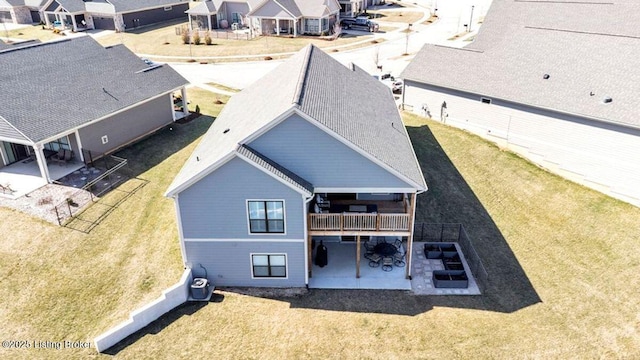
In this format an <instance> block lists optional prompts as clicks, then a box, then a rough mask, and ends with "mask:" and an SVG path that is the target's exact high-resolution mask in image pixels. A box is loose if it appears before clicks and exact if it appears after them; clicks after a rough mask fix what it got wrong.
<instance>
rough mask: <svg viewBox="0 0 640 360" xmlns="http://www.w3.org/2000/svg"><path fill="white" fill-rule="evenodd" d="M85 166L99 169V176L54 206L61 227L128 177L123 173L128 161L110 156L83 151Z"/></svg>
mask: <svg viewBox="0 0 640 360" xmlns="http://www.w3.org/2000/svg"><path fill="white" fill-rule="evenodd" d="M83 155H84V160H85V164H86V165H87V166H91V167H92V168H99V169H100V170H96V171H99V172H100V173H99V175H98V176H95V177H93V178H92V179H91V180H88V181H87V182H86V183H85V184H84V185H83V186H82V187H80V188H79V189H78V190H77V191H75V192H74V193H72V194H71V195H69V196H68V197H67V198H66V199H65V200H63V201H61V202H60V203H58V204H57V205H55V206H54V211H55V214H56V218H57V219H58V224H59V225H61V226H62V225H64V224H65V223H66V222H67V221H68V220H69V219H70V218H73V217H74V216H75V215H76V214H78V213H80V212H81V211H84V210H85V209H86V207H87V205H88V204H90V203H93V202H96V201H97V200H98V199H99V198H100V196H102V195H103V194H105V193H106V192H108V191H110V190H111V189H113V188H114V187H116V186H118V185H119V184H121V183H123V182H124V181H125V180H127V179H128V177H127V176H126V175H125V174H124V173H123V168H124V167H125V166H126V165H127V160H126V159H123V158H120V157H117V156H114V155H110V156H100V157H99V158H98V159H97V160H96V158H97V156H96V155H97V154H96V153H95V152H91V151H88V150H83Z"/></svg>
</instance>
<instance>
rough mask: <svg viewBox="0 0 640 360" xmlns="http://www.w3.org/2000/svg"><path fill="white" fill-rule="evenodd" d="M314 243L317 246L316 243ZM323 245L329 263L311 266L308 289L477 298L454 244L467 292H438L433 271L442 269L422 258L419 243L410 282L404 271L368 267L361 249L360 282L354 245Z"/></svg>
mask: <svg viewBox="0 0 640 360" xmlns="http://www.w3.org/2000/svg"><path fill="white" fill-rule="evenodd" d="M317 242H318V244H319V241H317ZM323 244H324V245H325V246H326V247H327V253H328V263H327V265H326V266H324V267H319V266H317V265H315V264H313V265H312V275H313V276H312V277H311V278H309V288H315V289H377V290H412V291H413V292H414V294H416V295H480V289H479V287H478V284H477V283H476V280H475V278H474V277H473V274H472V273H471V270H470V268H469V265H468V263H467V261H466V259H465V258H464V256H463V255H462V250H461V248H460V246H459V244H457V243H456V244H455V245H456V248H457V250H458V253H459V254H461V256H460V258H461V260H462V263H463V266H464V269H465V271H466V273H467V276H468V277H469V286H468V287H467V288H466V289H439V288H435V287H434V286H433V282H432V281H433V280H432V276H433V271H434V270H443V269H444V265H443V264H442V260H440V259H427V258H426V257H425V255H424V250H423V249H424V243H422V242H416V243H414V244H413V249H412V267H411V274H412V276H411V280H408V279H406V278H405V275H406V269H405V268H404V267H398V266H394V267H393V270H392V271H388V272H387V271H383V270H382V268H381V267H375V268H374V267H370V266H369V260H367V259H365V258H364V252H365V251H364V248H362V249H361V252H360V256H361V258H360V278H356V244H355V242H339V241H327V240H325V241H323ZM316 246H317V244H316ZM314 256H315V251H314Z"/></svg>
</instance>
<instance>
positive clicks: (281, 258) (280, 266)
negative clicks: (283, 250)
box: [251, 254, 287, 278]
mask: <svg viewBox="0 0 640 360" xmlns="http://www.w3.org/2000/svg"><path fill="white" fill-rule="evenodd" d="M251 267H252V269H253V277H261V278H262V277H273V278H284V277H287V258H286V255H285V254H252V255H251Z"/></svg>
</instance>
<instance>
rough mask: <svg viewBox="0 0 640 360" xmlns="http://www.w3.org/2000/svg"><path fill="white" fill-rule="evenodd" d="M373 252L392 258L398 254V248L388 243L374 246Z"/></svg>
mask: <svg viewBox="0 0 640 360" xmlns="http://www.w3.org/2000/svg"><path fill="white" fill-rule="evenodd" d="M374 252H375V253H376V254H380V255H382V256H393V255H394V254H395V253H397V252H398V248H397V247H395V246H394V245H393V244H389V243H388V242H382V243H378V244H377V245H376V246H375V248H374Z"/></svg>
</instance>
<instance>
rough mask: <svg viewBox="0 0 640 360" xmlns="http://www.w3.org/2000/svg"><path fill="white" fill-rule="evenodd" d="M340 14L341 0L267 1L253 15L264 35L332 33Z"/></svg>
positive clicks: (252, 12) (254, 10) (251, 14)
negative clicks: (339, 2) (339, 1)
mask: <svg viewBox="0 0 640 360" xmlns="http://www.w3.org/2000/svg"><path fill="white" fill-rule="evenodd" d="M339 13H340V4H338V1H337V0H265V1H264V2H263V3H262V4H260V5H259V6H258V7H256V8H255V9H253V10H251V12H250V13H249V17H250V18H253V19H257V21H258V22H259V24H260V28H261V32H262V34H275V35H282V34H287V35H293V36H296V35H298V34H307V35H328V34H330V33H332V32H333V26H334V25H335V23H336V22H338V19H339Z"/></svg>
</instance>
